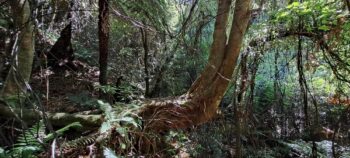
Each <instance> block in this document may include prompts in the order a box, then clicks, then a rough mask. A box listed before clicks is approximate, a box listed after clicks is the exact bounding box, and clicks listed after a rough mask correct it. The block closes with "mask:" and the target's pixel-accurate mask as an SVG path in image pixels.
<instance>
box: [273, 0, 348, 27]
mask: <svg viewBox="0 0 350 158" xmlns="http://www.w3.org/2000/svg"><path fill="white" fill-rule="evenodd" d="M272 15H273V16H275V22H284V23H285V24H287V25H292V26H293V25H294V26H297V24H298V23H297V21H299V20H303V21H306V23H304V26H305V28H306V30H308V31H311V30H321V31H328V30H330V27H332V26H334V25H336V24H337V19H338V18H340V17H345V16H346V13H344V12H343V11H342V8H341V7H340V6H339V5H338V4H337V3H332V2H329V1H326V0H306V1H303V2H302V3H300V2H293V3H291V4H289V5H288V6H287V7H285V8H282V9H280V10H279V11H278V12H277V13H272ZM300 18H301V19H300ZM314 23H317V28H314V26H313V24H314Z"/></svg>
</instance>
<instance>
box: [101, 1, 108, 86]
mask: <svg viewBox="0 0 350 158" xmlns="http://www.w3.org/2000/svg"><path fill="white" fill-rule="evenodd" d="M98 6H99V16H98V37H99V47H100V59H99V64H100V78H99V82H100V84H101V85H106V84H107V66H108V39H109V26H108V19H109V18H108V10H109V9H108V0H99V1H98Z"/></svg>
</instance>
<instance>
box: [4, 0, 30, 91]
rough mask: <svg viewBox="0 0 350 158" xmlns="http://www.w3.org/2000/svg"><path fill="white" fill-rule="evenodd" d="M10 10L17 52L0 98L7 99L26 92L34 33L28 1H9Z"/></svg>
mask: <svg viewBox="0 0 350 158" xmlns="http://www.w3.org/2000/svg"><path fill="white" fill-rule="evenodd" d="M10 5H11V10H12V12H13V17H15V18H14V21H15V25H16V28H17V29H18V31H19V34H18V51H17V52H15V51H14V53H15V54H16V57H14V58H13V59H14V60H13V61H12V65H11V68H10V72H9V74H8V75H7V78H6V81H5V85H4V88H3V89H2V92H1V94H0V95H1V96H4V97H7V96H11V95H16V94H20V93H22V92H25V91H26V89H27V88H26V87H27V86H26V84H28V82H29V79H30V75H31V72H32V64H33V57H34V33H33V27H34V26H33V24H32V21H31V10H30V6H29V1H28V0H13V1H10Z"/></svg>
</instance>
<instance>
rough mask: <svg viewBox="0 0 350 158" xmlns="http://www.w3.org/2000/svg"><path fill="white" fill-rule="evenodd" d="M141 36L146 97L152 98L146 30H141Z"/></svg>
mask: <svg viewBox="0 0 350 158" xmlns="http://www.w3.org/2000/svg"><path fill="white" fill-rule="evenodd" d="M140 30H141V36H142V45H143V50H144V56H143V64H144V72H145V78H144V79H145V85H146V89H145V96H146V97H150V89H149V72H148V54H149V44H148V32H147V30H146V29H144V28H140Z"/></svg>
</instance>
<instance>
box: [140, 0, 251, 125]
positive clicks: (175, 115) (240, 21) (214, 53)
mask: <svg viewBox="0 0 350 158" xmlns="http://www.w3.org/2000/svg"><path fill="white" fill-rule="evenodd" d="M250 3H251V1H250V0H236V3H235V9H234V17H233V22H232V27H231V30H230V35H229V37H228V39H227V35H226V29H227V25H228V21H229V20H228V17H229V16H228V15H229V10H230V6H231V0H219V1H218V11H217V17H216V22H215V30H214V35H213V43H212V46H211V52H210V56H209V61H208V64H207V65H206V67H205V69H204V71H203V72H202V74H201V75H200V76H199V77H198V78H197V80H196V81H195V82H194V83H193V85H192V86H191V88H190V89H189V91H188V92H187V93H186V94H184V95H182V96H180V97H175V98H167V99H163V100H151V101H146V102H145V104H146V106H145V107H144V108H143V109H142V110H141V112H140V114H141V116H142V117H143V119H144V121H145V124H144V126H145V128H146V130H147V129H148V130H155V131H162V130H167V129H170V128H186V127H190V126H193V125H198V124H202V123H205V122H207V121H209V120H210V119H211V118H212V117H213V116H215V114H216V112H217V109H218V106H219V103H220V101H221V99H222V97H223V96H224V94H225V92H226V90H227V87H228V84H229V82H230V79H231V77H232V73H233V70H234V67H235V65H236V63H237V58H238V56H239V54H240V48H241V45H242V41H243V37H244V33H245V31H246V28H247V26H248V22H249V19H250Z"/></svg>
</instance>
